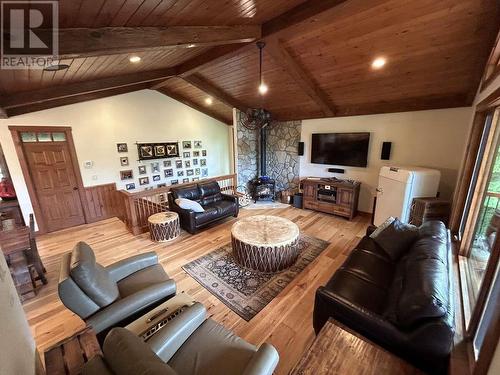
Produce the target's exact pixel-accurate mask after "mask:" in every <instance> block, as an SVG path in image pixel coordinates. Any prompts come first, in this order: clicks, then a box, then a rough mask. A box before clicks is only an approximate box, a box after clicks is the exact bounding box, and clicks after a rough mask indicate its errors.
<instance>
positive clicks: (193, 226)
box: [168, 181, 239, 234]
mask: <svg viewBox="0 0 500 375" xmlns="http://www.w3.org/2000/svg"><path fill="white" fill-rule="evenodd" d="M178 198H186V199H190V200H193V201H196V202H198V203H200V204H201V206H202V207H203V209H204V210H205V211H204V212H194V211H192V210H185V209H182V208H180V207H179V206H178V205H177V203H175V200H176V199H178ZM168 205H169V208H170V210H171V211H174V212H177V213H178V214H179V218H180V221H181V227H182V228H183V229H185V230H187V231H188V232H189V233H191V234H195V233H196V232H197V231H198V230H199V229H200V228H202V227H204V226H206V225H209V224H211V223H214V222H216V221H218V220H221V219H224V218H226V217H229V216H234V217H237V216H238V212H239V204H238V197H236V196H233V195H228V194H223V193H221V190H220V186H219V184H218V183H217V182H215V181H213V182H206V183H200V184H196V185H189V186H185V187H178V188H171V189H170V192H169V193H168Z"/></svg>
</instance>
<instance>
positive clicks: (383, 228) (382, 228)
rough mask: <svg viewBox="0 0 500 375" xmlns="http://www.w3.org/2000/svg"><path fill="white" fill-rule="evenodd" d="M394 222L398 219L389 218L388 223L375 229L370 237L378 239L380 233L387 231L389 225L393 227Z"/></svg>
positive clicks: (385, 222)
mask: <svg viewBox="0 0 500 375" xmlns="http://www.w3.org/2000/svg"><path fill="white" fill-rule="evenodd" d="M394 220H396V219H395V218H393V217H392V216H390V217H388V218H387V220H386V221H384V222H383V223H382V224H380V225H379V227H378V228H377V229H375V230H374V231H373V233H372V234H370V237H371V238H377V236H378V235H379V234H380V233H382V232H383V231H384V230H385V228H387V227H388V226H389V225H391V224H392V222H393V221H394Z"/></svg>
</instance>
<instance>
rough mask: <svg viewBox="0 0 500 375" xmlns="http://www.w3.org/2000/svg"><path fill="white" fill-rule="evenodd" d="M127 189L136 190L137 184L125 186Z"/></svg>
mask: <svg viewBox="0 0 500 375" xmlns="http://www.w3.org/2000/svg"><path fill="white" fill-rule="evenodd" d="M125 189H127V190H134V189H135V184H134V183H133V182H132V183H130V184H127V185H125Z"/></svg>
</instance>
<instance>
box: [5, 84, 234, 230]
mask: <svg viewBox="0 0 500 375" xmlns="http://www.w3.org/2000/svg"><path fill="white" fill-rule="evenodd" d="M9 125H30V126H33V125H39V126H42V125H45V126H48V125H50V126H71V128H72V131H73V139H74V142H75V148H76V153H77V157H78V162H79V165H80V170H81V173H82V178H83V183H84V185H85V186H92V185H100V184H105V183H111V182H116V184H117V188H118V189H124V188H125V184H126V183H129V182H135V184H136V187H137V188H138V189H137V190H140V187H139V181H138V180H139V175H138V170H137V167H138V165H139V162H138V161H137V159H138V154H137V147H136V145H135V142H138V141H139V142H167V141H178V142H180V143H182V141H184V140H186V141H187V140H190V141H194V140H201V141H202V144H203V148H202V149H206V150H207V157H206V159H207V168H208V173H209V176H218V175H224V174H227V173H229V170H230V152H229V144H230V142H231V139H230V131H229V129H230V128H229V127H228V126H227V125H225V124H223V123H221V122H220V121H217V120H215V119H213V118H212V117H209V116H207V115H205V114H203V113H201V112H198V111H196V110H194V109H192V108H191V107H188V106H186V105H184V104H182V103H180V102H178V101H176V100H173V99H171V98H169V97H168V96H165V95H163V94H160V93H158V92H156V91H152V90H142V91H137V92H133V93H128V94H123V95H117V96H113V97H109V98H104V99H98V100H93V101H88V102H84V103H78V104H72V105H68V106H64V107H58V108H52V109H48V110H44V111H39V112H34V113H29V114H25V115H21V116H16V117H12V118H9V119H6V120H0V143H1V145H2V147H3V150H4V153H5V159H6V161H7V164H8V166H9V171H10V174H11V177H12V181H13V183H14V187H15V188H16V193H17V196H18V199H19V202H20V205H21V209H22V211H23V215H24V216H25V220H27V217H28V216H27V215H28V214H29V213H30V212H33V209H32V206H31V202H30V199H29V195H28V191H27V189H26V183H25V181H24V178H23V175H22V171H21V167H20V164H19V160H18V158H17V154H16V152H15V149H14V143H13V141H12V136H11V134H10V131H9V130H8V126H9ZM121 142H126V143H127V144H128V150H129V151H128V153H126V154H125V153H118V152H117V150H116V144H117V143H121ZM180 146H181V145H180ZM181 152H182V146H181ZM120 156H128V158H129V166H128V167H121V166H120ZM86 160H92V161H93V162H94V165H93V168H92V169H85V168H84V166H83V163H84V162H85V161H86ZM159 161H160V164H162V160H159ZM150 163H151V162H150V161H148V162H143V164H145V165H147V171H148V174H147V176H149V179H150V185H148V186H156V185H157V184H158V183H162V182H166V179H165V178H164V175H163V169H164V168H163V166H162V165H161V173H160V175H161V181H159V182H154V183H153V181H152V173H151V168H150ZM126 169H132V170H133V172H134V180H133V181H130V180H129V181H121V180H120V170H126ZM175 178H177V177H175ZM179 179H180V180H182V177H179Z"/></svg>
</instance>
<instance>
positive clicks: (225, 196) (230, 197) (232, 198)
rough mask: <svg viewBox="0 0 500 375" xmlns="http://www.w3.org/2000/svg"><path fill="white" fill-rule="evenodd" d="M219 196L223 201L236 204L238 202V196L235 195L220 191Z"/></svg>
mask: <svg viewBox="0 0 500 375" xmlns="http://www.w3.org/2000/svg"><path fill="white" fill-rule="evenodd" d="M221 197H222V199H223V200H225V201H230V202H234V203H236V204H238V202H239V198H238V197H237V196H236V195H231V194H224V193H221Z"/></svg>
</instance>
